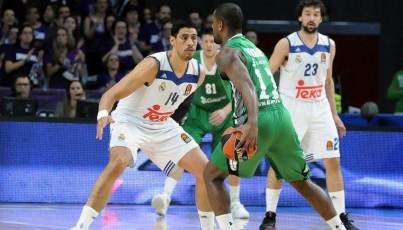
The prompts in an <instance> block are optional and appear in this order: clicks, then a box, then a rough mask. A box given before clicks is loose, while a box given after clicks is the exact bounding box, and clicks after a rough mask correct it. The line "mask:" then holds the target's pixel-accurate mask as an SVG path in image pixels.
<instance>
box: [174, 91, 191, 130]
mask: <svg viewBox="0 0 403 230" xmlns="http://www.w3.org/2000/svg"><path fill="white" fill-rule="evenodd" d="M193 97H194V93H192V94H190V95H189V96H188V97H187V98H186V99H185V100H184V101H183V102H182V104H180V105H179V107H178V108H177V109H176V110H175V112H174V114H172V116H171V118H172V119H174V121H176V122H177V123H179V124H180V125H181V124H182V120H183V118H184V117H185V115H186V113H187V112H188V111H189V109H190V106H191V105H192V100H193Z"/></svg>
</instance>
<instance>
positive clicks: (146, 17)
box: [139, 7, 156, 28]
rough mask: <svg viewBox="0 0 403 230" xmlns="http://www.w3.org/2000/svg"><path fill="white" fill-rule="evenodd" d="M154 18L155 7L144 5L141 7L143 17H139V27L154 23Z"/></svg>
mask: <svg viewBox="0 0 403 230" xmlns="http://www.w3.org/2000/svg"><path fill="white" fill-rule="evenodd" d="M155 19H156V15H155V9H154V8H153V7H146V8H144V9H143V17H140V20H139V21H140V28H143V27H144V26H145V25H147V24H152V23H154V21H155Z"/></svg>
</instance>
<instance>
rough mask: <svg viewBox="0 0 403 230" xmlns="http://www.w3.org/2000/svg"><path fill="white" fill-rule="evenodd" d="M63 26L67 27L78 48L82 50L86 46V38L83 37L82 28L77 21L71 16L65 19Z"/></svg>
mask: <svg viewBox="0 0 403 230" xmlns="http://www.w3.org/2000/svg"><path fill="white" fill-rule="evenodd" d="M63 26H65V27H66V28H67V29H68V30H69V31H70V33H71V35H72V36H73V38H74V42H75V43H76V48H77V49H81V48H83V45H84V38H83V37H82V36H81V33H80V28H79V25H78V21H77V19H76V18H75V17H74V16H72V15H70V16H67V17H66V18H64V21H63Z"/></svg>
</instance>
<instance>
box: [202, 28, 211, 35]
mask: <svg viewBox="0 0 403 230" xmlns="http://www.w3.org/2000/svg"><path fill="white" fill-rule="evenodd" d="M204 34H209V35H213V28H206V29H204V30H203V32H202V35H204Z"/></svg>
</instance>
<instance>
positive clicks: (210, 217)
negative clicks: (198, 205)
mask: <svg viewBox="0 0 403 230" xmlns="http://www.w3.org/2000/svg"><path fill="white" fill-rule="evenodd" d="M197 212H198V213H199V219H200V225H201V229H202V230H210V229H214V212H213V211H211V212H203V211H200V210H197Z"/></svg>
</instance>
